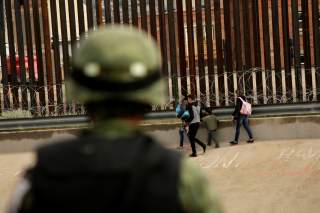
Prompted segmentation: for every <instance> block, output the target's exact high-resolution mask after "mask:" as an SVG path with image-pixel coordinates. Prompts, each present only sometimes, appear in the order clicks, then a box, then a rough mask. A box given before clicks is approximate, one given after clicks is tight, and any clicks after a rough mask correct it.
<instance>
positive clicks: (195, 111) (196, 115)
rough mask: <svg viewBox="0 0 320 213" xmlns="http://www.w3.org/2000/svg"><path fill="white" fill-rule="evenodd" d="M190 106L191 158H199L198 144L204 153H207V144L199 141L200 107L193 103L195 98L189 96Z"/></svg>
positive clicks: (189, 135) (188, 106)
mask: <svg viewBox="0 0 320 213" xmlns="http://www.w3.org/2000/svg"><path fill="white" fill-rule="evenodd" d="M187 98H188V105H187V110H188V112H189V115H190V117H189V119H188V120H187V122H188V123H189V131H188V137H189V141H190V144H191V149H192V153H191V154H190V157H197V150H196V145H195V144H196V143H197V144H199V145H200V146H201V147H202V149H203V152H204V153H205V152H206V148H207V146H206V144H205V143H203V142H202V141H200V140H199V139H197V138H196V135H197V132H198V129H199V127H200V106H198V105H197V106H195V104H194V102H193V96H192V95H188V96H187Z"/></svg>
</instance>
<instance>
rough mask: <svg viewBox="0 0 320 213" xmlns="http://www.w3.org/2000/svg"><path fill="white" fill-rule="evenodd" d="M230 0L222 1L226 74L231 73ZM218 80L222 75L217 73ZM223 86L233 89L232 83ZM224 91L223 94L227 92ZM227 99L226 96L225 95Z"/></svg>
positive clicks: (220, 80)
mask: <svg viewBox="0 0 320 213" xmlns="http://www.w3.org/2000/svg"><path fill="white" fill-rule="evenodd" d="M230 15H231V14H230V0H224V1H223V17H224V31H225V42H224V44H225V45H224V62H225V67H226V71H227V75H232V73H233V59H232V50H233V49H232V48H233V45H232V39H231V38H232V36H231V20H230ZM219 82H221V83H222V82H224V76H223V75H219ZM224 88H226V89H227V91H228V90H230V91H233V89H234V87H233V83H231V84H230V85H224ZM227 91H224V94H226V93H227ZM221 96H222V97H223V93H221V91H220V97H221ZM225 101H227V97H225ZM226 103H227V102H226Z"/></svg>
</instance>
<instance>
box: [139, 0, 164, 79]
mask: <svg viewBox="0 0 320 213" xmlns="http://www.w3.org/2000/svg"><path fill="white" fill-rule="evenodd" d="M135 11H136V9H135ZM158 12H159V28H160V48H161V54H162V74H163V75H164V76H166V77H167V76H168V59H167V57H168V55H167V36H166V22H165V12H164V4H163V0H158Z"/></svg>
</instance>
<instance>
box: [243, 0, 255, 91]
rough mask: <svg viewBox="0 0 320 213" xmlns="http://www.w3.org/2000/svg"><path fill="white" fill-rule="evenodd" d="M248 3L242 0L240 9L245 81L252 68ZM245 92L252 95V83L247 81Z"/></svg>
mask: <svg viewBox="0 0 320 213" xmlns="http://www.w3.org/2000/svg"><path fill="white" fill-rule="evenodd" d="M249 3H250V2H249V1H247V0H244V1H242V8H243V12H242V14H243V32H246V33H244V35H243V37H244V45H243V48H244V55H245V57H244V59H245V60H244V63H243V65H244V66H243V68H244V70H245V71H246V73H245V74H244V78H245V79H250V77H251V76H252V73H251V72H250V73H247V71H248V70H249V69H251V68H252V61H251V42H250V36H251V33H252V32H251V31H250V10H249ZM244 86H245V89H246V91H248V95H252V94H253V92H252V90H253V89H252V86H253V85H252V81H250V80H249V82H248V84H246V85H244Z"/></svg>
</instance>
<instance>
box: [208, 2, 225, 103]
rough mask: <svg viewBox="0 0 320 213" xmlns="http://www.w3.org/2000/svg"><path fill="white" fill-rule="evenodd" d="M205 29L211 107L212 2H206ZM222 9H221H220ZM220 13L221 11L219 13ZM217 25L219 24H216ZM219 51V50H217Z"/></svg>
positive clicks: (212, 96)
mask: <svg viewBox="0 0 320 213" xmlns="http://www.w3.org/2000/svg"><path fill="white" fill-rule="evenodd" d="M204 3H205V5H204V6H205V28H206V49H207V65H208V76H209V98H210V106H213V105H214V104H215V102H214V101H213V100H214V98H215V96H214V86H215V79H214V73H215V69H214V61H213V57H214V56H213V34H212V33H213V31H212V30H213V27H212V25H213V24H212V4H211V1H210V0H205V2H204ZM219 9H220V8H219ZM219 12H220V11H219ZM219 24H220V25H221V23H219ZM216 25H217V23H216ZM220 27H221V26H220ZM220 30H221V29H220ZM216 51H217V50H216Z"/></svg>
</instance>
